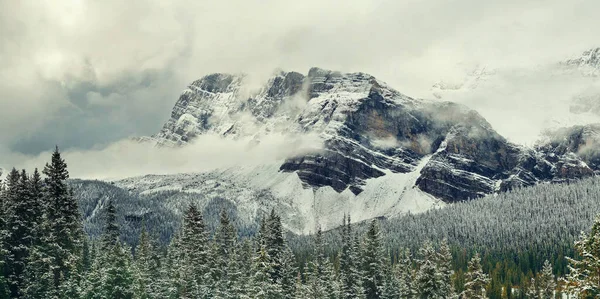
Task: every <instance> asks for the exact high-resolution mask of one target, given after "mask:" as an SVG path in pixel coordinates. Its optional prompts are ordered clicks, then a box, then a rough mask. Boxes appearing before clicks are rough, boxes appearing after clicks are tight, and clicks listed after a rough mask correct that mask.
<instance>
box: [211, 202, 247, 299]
mask: <svg viewBox="0 0 600 299" xmlns="http://www.w3.org/2000/svg"><path fill="white" fill-rule="evenodd" d="M215 243H216V252H215V254H214V257H215V264H216V265H215V266H216V267H215V268H214V269H213V270H214V271H213V272H214V273H215V275H213V279H214V281H215V282H216V287H215V288H216V290H215V291H216V292H217V297H219V298H229V297H231V295H232V293H235V292H237V291H235V290H233V288H234V287H235V286H236V284H237V279H239V278H240V277H239V276H240V275H239V269H238V267H237V263H236V260H235V248H236V244H237V232H236V230H235V227H234V226H233V224H232V223H231V221H230V220H229V216H228V215H227V213H226V212H225V210H221V215H220V219H219V227H218V229H217V232H216V234H215Z"/></svg>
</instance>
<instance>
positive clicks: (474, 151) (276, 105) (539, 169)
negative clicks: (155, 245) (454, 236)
mask: <svg viewBox="0 0 600 299" xmlns="http://www.w3.org/2000/svg"><path fill="white" fill-rule="evenodd" d="M245 80H247V78H246V77H245V76H244V75H230V74H212V75H208V76H205V77H203V78H202V79H199V80H197V81H195V82H193V83H192V84H191V85H190V86H189V87H188V88H187V89H186V90H185V91H184V92H183V93H182V95H181V96H180V98H179V100H178V101H177V103H176V104H175V107H174V108H173V111H172V113H171V118H170V119H169V120H168V121H167V123H166V124H165V125H164V127H163V129H162V130H161V131H160V132H159V133H157V134H156V135H153V136H151V137H144V138H140V139H139V140H140V141H141V142H146V143H148V144H149V145H154V146H170V147H177V146H186V145H187V144H189V143H191V142H193V141H194V139H196V138H197V137H198V136H201V135H203V134H213V135H214V134H218V135H220V136H222V138H232V139H243V138H246V139H247V138H250V139H252V140H253V142H261V140H265V138H268V137H269V136H270V135H271V134H300V135H301V134H315V135H317V136H319V138H320V139H321V140H322V142H323V149H322V150H321V151H318V152H311V153H305V154H301V155H298V156H295V157H289V158H287V159H282V160H280V161H276V162H273V163H270V164H268V165H259V166H254V167H242V166H240V167H234V168H230V169H220V170H216V171H212V172H209V173H199V174H180V175H148V176H143V177H137V178H130V179H125V180H120V181H115V182H113V184H114V186H115V187H117V188H120V189H122V190H124V191H126V192H127V193H129V194H132V195H134V196H147V195H151V194H158V193H162V192H175V194H179V195H178V196H180V195H185V196H184V197H182V198H185V200H181V201H180V202H177V201H172V202H171V204H169V205H167V206H164V207H165V208H166V209H167V210H168V211H171V212H173V213H175V214H179V213H180V210H181V209H182V205H184V204H187V203H188V202H195V203H197V204H199V205H200V206H207V205H208V204H209V203H210V202H214V201H215V200H217V201H223V202H227V203H230V204H232V205H233V206H235V207H236V213H238V216H239V217H240V219H243V221H244V222H245V223H252V222H253V221H255V220H256V219H257V217H260V215H261V214H263V213H266V212H268V211H269V210H270V209H271V208H274V209H276V210H277V211H278V212H279V213H280V214H282V215H283V216H282V217H283V220H284V224H285V225H286V227H287V228H288V229H290V230H292V231H294V232H298V233H306V232H310V231H314V230H315V229H316V227H317V226H318V225H321V226H322V227H323V228H331V227H335V226H337V224H338V222H339V219H341V218H342V217H343V214H344V213H348V214H350V215H351V217H352V219H353V221H361V220H365V219H370V218H374V217H380V216H384V217H395V216H398V215H402V214H405V213H407V212H413V213H414V212H421V211H425V210H428V209H431V208H433V207H439V206H443V205H444V204H445V203H452V202H457V201H463V200H468V199H474V198H478V197H482V196H485V195H487V194H492V193H497V192H502V191H506V190H510V189H512V188H514V187H519V186H531V185H535V184H537V183H539V182H567V181H571V180H575V179H579V178H582V177H588V176H593V175H594V174H595V173H596V172H598V171H599V170H600V168H599V164H598V163H597V162H596V161H597V159H598V155H597V153H596V152H595V151H593V150H587V149H589V148H593V147H594V146H595V145H596V144H597V141H598V140H597V138H596V135H595V134H592V133H589V134H588V133H578V132H582V130H583V132H595V130H596V129H595V127H594V126H589V127H575V128H571V129H565V130H564V131H561V132H554V133H552V134H549V135H547V136H546V139H545V140H544V141H541V142H540V143H539V144H538V145H536V146H535V147H533V148H528V147H524V146H520V145H517V144H513V143H511V142H508V141H507V140H506V139H505V138H504V137H502V136H501V135H499V134H498V133H497V132H496V131H495V130H494V129H493V128H492V127H491V125H490V124H489V123H488V122H487V121H486V120H485V119H484V118H483V117H481V116H480V115H479V114H478V113H477V112H475V111H473V110H471V109H469V108H467V107H465V106H462V105H459V104H455V103H451V102H441V101H430V100H422V99H415V98H411V97H409V96H406V95H404V94H401V93H400V92H398V91H396V90H394V89H393V88H391V87H389V86H388V85H387V84H385V83H383V82H381V81H380V80H378V79H376V78H375V77H373V76H371V75H368V74H364V73H350V74H345V73H340V72H335V71H328V70H323V69H319V68H313V69H311V70H310V71H309V72H308V74H307V75H303V74H300V73H297V72H278V73H277V74H275V75H274V76H273V77H272V78H270V79H269V80H268V81H267V83H266V84H265V85H264V86H262V87H261V88H259V89H257V90H248V89H247V88H246V83H245ZM207 146H210V145H207ZM203 158H205V157H198V159H203ZM206 158H208V157H206ZM80 191H81V192H85V188H83V189H81V190H80ZM175 198H177V197H175ZM126 200H131V199H126ZM124 206H127V205H126V204H125V205H124ZM150 209H151V210H152V208H150ZM129 213H131V212H129Z"/></svg>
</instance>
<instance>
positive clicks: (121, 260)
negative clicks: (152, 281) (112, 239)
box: [101, 243, 134, 299]
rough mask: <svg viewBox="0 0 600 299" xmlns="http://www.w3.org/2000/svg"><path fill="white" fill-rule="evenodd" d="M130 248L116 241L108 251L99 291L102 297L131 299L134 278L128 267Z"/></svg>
mask: <svg viewBox="0 0 600 299" xmlns="http://www.w3.org/2000/svg"><path fill="white" fill-rule="evenodd" d="M130 252H131V251H130V250H128V249H127V248H126V247H124V246H123V245H121V244H120V243H117V244H116V245H115V246H113V247H112V248H111V249H110V251H109V252H108V257H109V260H107V263H106V264H105V267H106V269H105V270H104V271H105V273H104V276H103V281H102V287H101V293H102V294H103V295H104V298H112V299H131V298H133V296H134V289H133V285H134V278H133V273H132V271H131V268H130V263H131V260H130V258H131V254H130Z"/></svg>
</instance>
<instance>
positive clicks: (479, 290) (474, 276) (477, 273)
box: [461, 253, 490, 299]
mask: <svg viewBox="0 0 600 299" xmlns="http://www.w3.org/2000/svg"><path fill="white" fill-rule="evenodd" d="M465 276H466V277H465V278H466V283H465V288H464V291H463V292H462V293H461V298H464V299H484V298H487V297H486V295H485V288H486V286H487V285H488V283H489V282H490V279H489V277H488V275H487V274H485V273H483V270H482V269H481V258H480V257H479V254H478V253H476V254H475V256H473V258H472V259H471V261H469V265H468V272H467V273H466V275H465Z"/></svg>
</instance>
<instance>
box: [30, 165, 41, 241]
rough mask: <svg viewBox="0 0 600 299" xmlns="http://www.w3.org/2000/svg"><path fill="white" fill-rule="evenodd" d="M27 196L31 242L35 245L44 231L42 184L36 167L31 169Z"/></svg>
mask: <svg viewBox="0 0 600 299" xmlns="http://www.w3.org/2000/svg"><path fill="white" fill-rule="evenodd" d="M29 196H30V201H29V217H30V219H31V223H32V224H33V231H32V232H31V233H32V236H33V240H32V244H33V246H36V245H39V244H40V242H41V238H42V234H43V233H44V232H43V230H42V224H43V220H44V211H45V207H44V184H43V181H42V177H41V176H40V172H39V171H38V169H37V168H36V169H35V170H34V171H33V175H32V176H31V179H30V180H29Z"/></svg>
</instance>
